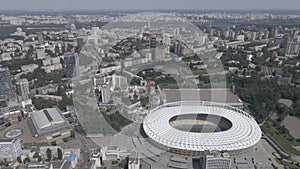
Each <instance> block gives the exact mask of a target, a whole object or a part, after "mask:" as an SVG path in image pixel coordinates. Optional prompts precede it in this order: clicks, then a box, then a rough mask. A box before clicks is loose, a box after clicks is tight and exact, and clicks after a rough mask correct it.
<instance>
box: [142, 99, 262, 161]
mask: <svg viewBox="0 0 300 169" xmlns="http://www.w3.org/2000/svg"><path fill="white" fill-rule="evenodd" d="M143 131H144V134H146V136H147V137H149V139H148V140H149V141H150V142H151V143H152V144H154V145H155V146H157V147H159V148H161V149H164V150H166V151H169V152H172V153H176V154H182V155H191V156H198V155H203V154H204V153H205V152H208V151H221V152H228V153H230V154H240V153H243V152H245V151H247V150H249V149H251V148H252V147H253V146H254V145H255V144H257V143H258V142H259V140H260V138H261V134H262V132H261V130H260V127H259V126H258V124H257V123H256V121H255V119H254V118H253V117H252V116H250V115H249V114H248V113H246V112H244V111H242V110H240V109H238V108H235V107H232V106H228V105H225V104H219V103H212V102H202V101H180V102H173V103H168V104H164V105H162V106H159V107H156V108H155V109H153V110H152V111H151V112H150V113H149V114H148V115H147V116H146V118H145V119H144V122H143Z"/></svg>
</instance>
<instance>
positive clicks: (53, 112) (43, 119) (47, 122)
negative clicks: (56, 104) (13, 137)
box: [31, 108, 65, 130]
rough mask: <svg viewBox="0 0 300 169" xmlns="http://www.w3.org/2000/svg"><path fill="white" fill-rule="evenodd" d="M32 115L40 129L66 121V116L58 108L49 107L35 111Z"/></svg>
mask: <svg viewBox="0 0 300 169" xmlns="http://www.w3.org/2000/svg"><path fill="white" fill-rule="evenodd" d="M31 117H32V120H33V123H34V125H35V126H36V127H37V129H39V130H41V129H45V128H47V127H51V126H53V125H57V124H62V123H64V122H65V120H64V118H63V117H62V115H61V114H60V113H59V112H58V111H57V109H56V108H48V109H43V110H40V111H37V112H33V113H32V114H31Z"/></svg>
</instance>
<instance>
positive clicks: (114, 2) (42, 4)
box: [0, 0, 300, 10]
mask: <svg viewBox="0 0 300 169" xmlns="http://www.w3.org/2000/svg"><path fill="white" fill-rule="evenodd" d="M0 9H1V10H16V9H34V10H38V9H41V10H43V9H58V10H62V9H68V10H72V9H73V10H76V9H141V10H142V9H298V10H300V0H0Z"/></svg>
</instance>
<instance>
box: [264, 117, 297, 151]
mask: <svg viewBox="0 0 300 169" xmlns="http://www.w3.org/2000/svg"><path fill="white" fill-rule="evenodd" d="M262 129H263V131H265V132H266V134H267V135H268V136H269V137H270V138H272V140H274V141H275V142H276V143H277V144H278V145H280V147H282V148H283V149H284V150H285V151H287V152H290V153H292V154H295V155H300V152H299V151H298V150H296V149H295V148H294V147H293V145H294V146H298V145H299V144H300V142H299V141H297V140H296V139H295V138H294V137H293V136H291V135H290V134H289V133H288V132H287V130H286V129H285V128H284V127H282V126H281V127H278V126H276V124H275V123H273V122H271V121H266V122H265V123H264V125H263V126H262Z"/></svg>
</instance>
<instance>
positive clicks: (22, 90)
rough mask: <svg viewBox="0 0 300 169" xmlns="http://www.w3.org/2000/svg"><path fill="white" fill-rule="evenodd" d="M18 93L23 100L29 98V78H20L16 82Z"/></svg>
mask: <svg viewBox="0 0 300 169" xmlns="http://www.w3.org/2000/svg"><path fill="white" fill-rule="evenodd" d="M16 88H17V94H18V96H20V97H21V99H22V100H28V99H29V82H28V80H27V79H20V80H19V81H17V83H16Z"/></svg>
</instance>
